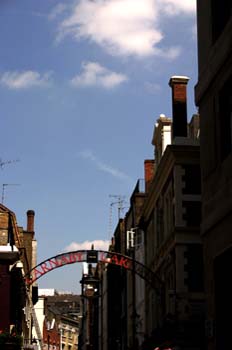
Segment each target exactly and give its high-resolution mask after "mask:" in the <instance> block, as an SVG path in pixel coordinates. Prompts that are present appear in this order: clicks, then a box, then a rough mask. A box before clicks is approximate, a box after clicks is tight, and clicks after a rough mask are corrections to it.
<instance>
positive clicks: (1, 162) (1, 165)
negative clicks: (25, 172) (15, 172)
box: [0, 158, 19, 169]
mask: <svg viewBox="0 0 232 350" xmlns="http://www.w3.org/2000/svg"><path fill="white" fill-rule="evenodd" d="M16 162H19V159H13V160H6V161H4V160H2V158H0V168H1V169H3V167H4V166H5V165H7V164H11V163H16Z"/></svg>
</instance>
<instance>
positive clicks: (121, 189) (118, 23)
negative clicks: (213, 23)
mask: <svg viewBox="0 0 232 350" xmlns="http://www.w3.org/2000/svg"><path fill="white" fill-rule="evenodd" d="M0 18H1V20H0V43H1V45H0V106H1V107H0V111H1V138H0V146H1V153H0V158H1V161H2V162H7V161H13V160H18V161H17V162H12V163H8V164H5V165H4V166H3V167H2V169H0V176H1V183H0V184H1V187H2V188H3V184H8V185H7V186H4V190H5V191H4V205H6V206H7V207H9V208H10V209H11V210H13V211H14V212H15V214H16V216H17V221H18V225H19V226H24V227H26V211H27V210H28V209H33V210H35V214H36V216H35V230H36V238H37V241H38V263H39V262H41V261H42V260H45V259H47V258H49V257H51V256H54V255H56V254H58V253H60V252H62V251H64V250H65V249H71V248H73V249H80V248H82V249H85V248H90V246H91V243H90V242H92V241H98V242H97V243H96V247H99V248H100V247H101V248H106V247H107V241H108V240H109V239H110V238H111V234H112V232H111V231H113V229H114V227H115V225H116V223H117V218H118V216H117V205H116V204H115V205H113V206H112V225H111V229H110V225H109V221H110V214H109V213H110V204H111V202H115V198H113V197H110V195H120V196H125V197H124V200H125V203H124V204H125V210H124V214H125V212H126V207H127V206H128V201H129V197H130V194H131V193H132V191H133V189H134V186H135V184H136V181H137V179H139V178H143V177H144V172H143V162H144V159H150V158H153V152H154V150H153V146H152V145H151V139H152V133H153V128H154V124H155V122H156V119H157V118H158V117H159V115H160V114H161V113H164V114H165V115H167V116H169V117H170V116H171V114H172V111H171V90H170V87H169V86H168V82H169V79H170V77H171V76H172V75H187V76H188V77H189V78H190V81H189V84H188V116H189V118H190V117H191V115H192V114H193V113H195V112H196V107H195V105H194V85H195V84H196V81H197V50H196V23H195V21H196V19H195V0H188V1H186V0H78V1H72V0H69V1H67V0H66V1H63V2H62V1H57V0H46V1H37V0H20V1H17V0H11V1H7V0H2V1H1V3H0ZM15 184H17V186H16V185H15ZM2 188H1V189H2ZM75 265H78V264H75ZM79 275H80V266H74V265H73V266H69V267H63V268H62V269H58V270H57V271H55V272H51V273H49V274H47V275H46V276H44V277H43V278H41V280H39V287H41V288H49V287H51V288H57V289H59V290H71V291H73V292H76V291H78V290H79V277H78V276H79ZM74 276H76V277H75V278H74Z"/></svg>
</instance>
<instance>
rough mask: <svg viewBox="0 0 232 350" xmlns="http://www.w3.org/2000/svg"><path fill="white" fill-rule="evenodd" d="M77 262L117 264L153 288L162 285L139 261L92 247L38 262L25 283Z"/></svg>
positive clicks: (28, 283) (158, 287) (32, 281)
mask: <svg viewBox="0 0 232 350" xmlns="http://www.w3.org/2000/svg"><path fill="white" fill-rule="evenodd" d="M78 262H87V263H104V264H113V265H117V266H119V267H121V268H124V269H126V270H130V271H133V272H134V273H135V274H137V275H139V276H140V277H141V278H142V279H144V280H146V281H147V282H148V283H149V284H151V285H152V286H153V288H155V289H160V287H161V285H163V282H162V281H161V279H160V278H159V277H158V276H157V275H156V274H155V273H154V272H153V271H152V270H150V269H149V268H148V267H146V266H145V265H143V264H142V263H140V262H139V261H136V260H134V259H132V258H131V257H129V256H126V255H123V254H120V253H116V252H111V251H103V250H94V249H91V250H76V251H72V252H66V253H62V254H58V255H56V256H53V257H51V258H49V259H47V260H44V261H43V262H41V263H40V264H38V265H36V266H35V267H33V268H32V269H31V270H30V272H29V273H28V274H27V275H26V276H25V280H26V283H27V285H30V284H33V283H34V282H35V281H37V280H38V279H39V278H41V277H42V276H44V275H45V274H46V273H48V272H50V271H52V270H54V269H56V268H59V267H62V266H65V265H69V264H74V263H78Z"/></svg>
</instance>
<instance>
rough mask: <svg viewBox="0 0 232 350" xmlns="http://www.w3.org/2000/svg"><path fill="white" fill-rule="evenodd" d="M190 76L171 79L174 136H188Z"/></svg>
mask: <svg viewBox="0 0 232 350" xmlns="http://www.w3.org/2000/svg"><path fill="white" fill-rule="evenodd" d="M188 81H189V78H188V77H185V76H173V77H171V79H170V81H169V85H170V87H171V88H172V120H173V124H172V138H173V140H174V139H175V137H187V89H186V88H187V84H188Z"/></svg>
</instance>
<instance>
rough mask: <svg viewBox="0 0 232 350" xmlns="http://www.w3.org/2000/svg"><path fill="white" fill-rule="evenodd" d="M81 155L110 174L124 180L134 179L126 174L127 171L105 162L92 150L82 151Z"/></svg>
mask: <svg viewBox="0 0 232 350" xmlns="http://www.w3.org/2000/svg"><path fill="white" fill-rule="evenodd" d="M79 155H80V156H81V157H82V158H84V159H88V160H90V161H91V162H92V163H93V164H94V165H95V166H96V167H97V169H99V170H101V171H103V172H105V173H108V174H110V175H112V176H114V177H116V178H119V179H122V180H130V181H132V179H131V178H130V177H129V176H128V175H126V174H125V173H123V172H121V171H120V170H118V169H115V168H113V167H112V166H110V165H107V164H105V163H103V162H102V161H101V160H99V159H98V158H97V157H96V156H95V155H94V154H93V152H92V151H90V150H85V151H82V152H80V153H79Z"/></svg>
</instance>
